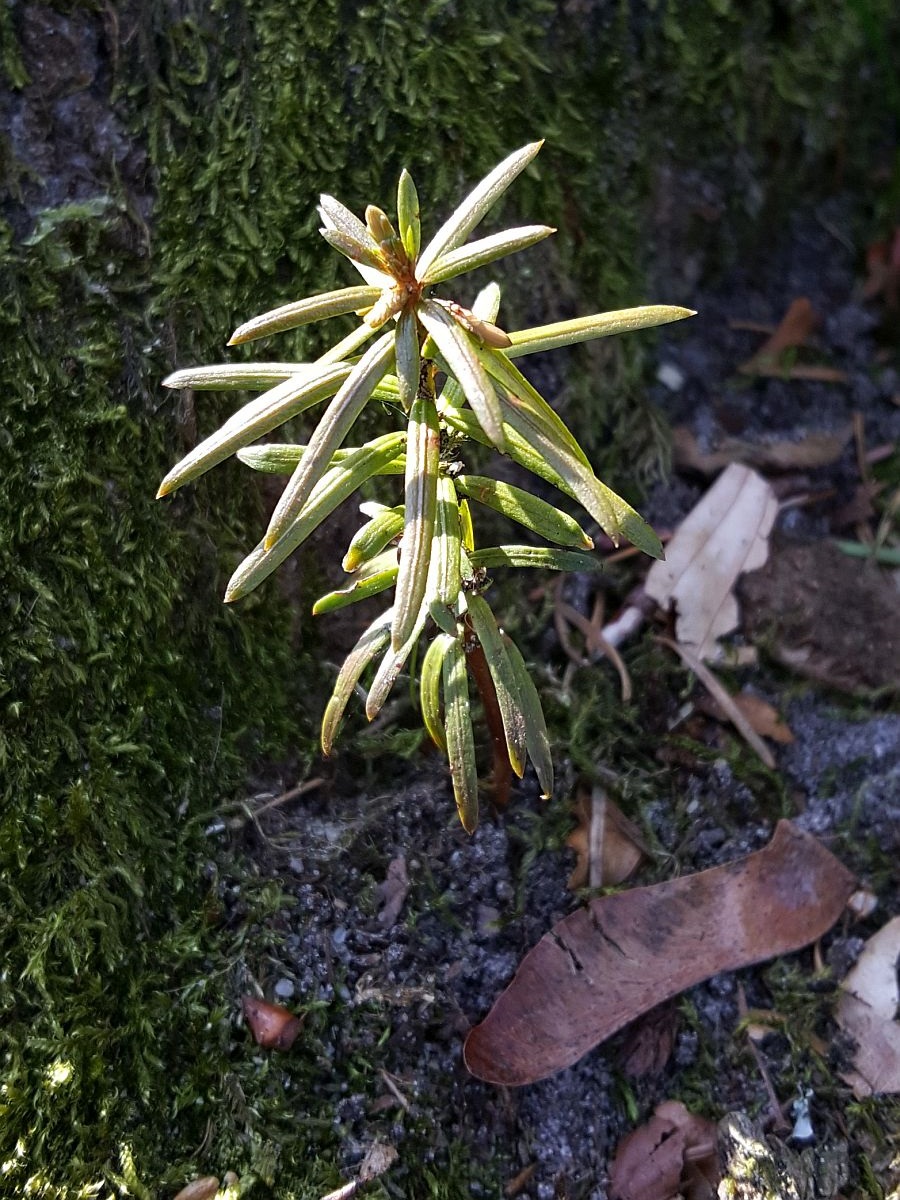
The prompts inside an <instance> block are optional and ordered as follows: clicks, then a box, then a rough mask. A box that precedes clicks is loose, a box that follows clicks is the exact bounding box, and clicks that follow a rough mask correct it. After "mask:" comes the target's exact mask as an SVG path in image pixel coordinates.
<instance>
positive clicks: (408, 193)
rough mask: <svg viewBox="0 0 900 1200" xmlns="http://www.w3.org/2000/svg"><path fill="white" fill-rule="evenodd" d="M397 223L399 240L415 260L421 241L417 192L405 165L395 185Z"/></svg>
mask: <svg viewBox="0 0 900 1200" xmlns="http://www.w3.org/2000/svg"><path fill="white" fill-rule="evenodd" d="M397 224H398V225H399V226H400V240H401V241H402V242H403V245H404V247H405V248H406V253H407V254H408V255H409V257H410V259H411V260H412V261H413V262H415V260H416V258H417V256H418V253H419V243H420V241H421V226H420V223H419V194H418V192H417V191H416V185H415V184H414V183H413V179H412V175H410V173H409V171H407V169H406V168H405V167H404V168H403V170H402V171H401V172H400V182H399V183H398V185H397Z"/></svg>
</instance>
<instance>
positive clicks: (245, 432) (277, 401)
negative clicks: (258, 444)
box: [156, 365, 351, 499]
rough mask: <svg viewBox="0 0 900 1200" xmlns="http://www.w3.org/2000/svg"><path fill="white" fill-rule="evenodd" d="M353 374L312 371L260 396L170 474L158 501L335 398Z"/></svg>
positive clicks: (339, 368)
mask: <svg viewBox="0 0 900 1200" xmlns="http://www.w3.org/2000/svg"><path fill="white" fill-rule="evenodd" d="M350 372H351V368H350V367H348V366H345V365H340V366H330V365H327V366H322V367H317V368H316V367H311V368H309V371H308V373H305V374H304V375H301V376H299V377H297V376H291V378H290V379H286V380H285V381H284V382H283V383H280V384H278V385H277V386H276V387H274V388H272V389H271V390H270V391H268V392H264V393H263V394H262V395H261V396H257V397H256V399H255V400H251V401H250V403H249V404H245V405H244V407H243V408H242V409H240V410H239V411H238V412H236V413H235V414H234V416H233V417H230V418H229V419H228V420H227V421H226V422H225V424H224V425H223V426H222V427H221V429H218V430H217V431H216V432H215V433H214V434H212V435H211V436H210V437H208V438H206V440H205V441H203V442H201V443H200V445H199V446H196V447H195V448H194V449H193V450H192V451H191V452H190V454H188V455H187V456H186V457H185V458H183V459H182V460H181V462H180V463H178V464H177V465H176V466H174V467H173V468H172V470H171V471H169V473H168V475H166V477H165V479H163V481H162V483H161V484H160V485H159V491H158V492H157V493H156V495H157V499H159V497H161V496H167V495H168V494H169V493H170V492H174V491H175V489H176V488H180V487H182V485H183V484H185V483H189V482H190V481H191V480H192V479H196V478H197V477H198V476H200V475H202V474H204V472H206V471H208V470H209V469H210V468H211V467H214V466H216V465H217V464H218V463H220V462H223V461H224V460H225V459H226V458H230V457H231V455H232V454H234V452H235V450H238V449H240V448H241V447H242V446H246V445H247V444H248V443H249V442H252V441H255V440H256V438H258V437H262V435H263V434H266V433H270V432H271V431H272V430H273V429H277V428H278V426H279V425H283V424H284V422H285V421H288V420H290V418H291V417H294V416H296V415H297V413H301V412H304V411H305V410H306V409H307V408H311V407H312V405H314V404H318V403H319V401H321V400H325V399H327V397H328V396H333V395H334V393H335V392H336V391H338V389H339V388H340V386H341V384H342V383H343V382H344V381H345V380H346V379H347V377H348V376H349V375H350Z"/></svg>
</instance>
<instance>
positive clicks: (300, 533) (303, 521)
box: [225, 430, 406, 604]
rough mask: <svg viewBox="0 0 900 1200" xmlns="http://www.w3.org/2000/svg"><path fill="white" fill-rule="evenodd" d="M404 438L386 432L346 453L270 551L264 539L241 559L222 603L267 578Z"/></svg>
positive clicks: (391, 456) (394, 452) (386, 460)
mask: <svg viewBox="0 0 900 1200" xmlns="http://www.w3.org/2000/svg"><path fill="white" fill-rule="evenodd" d="M405 440H406V435H405V434H404V433H402V432H401V431H399V430H398V431H396V432H394V433H386V434H384V436H383V437H379V438H375V439H374V440H373V441H371V442H369V443H368V444H367V445H365V446H360V447H359V449H357V450H354V451H353V452H352V453H349V454H347V456H346V458H344V459H343V461H342V462H341V463H340V464H338V465H337V466H334V467H332V468H331V469H330V470H329V471H328V472H327V473H326V474H325V475H324V476H323V477H322V478H321V479H320V480H319V482H318V483H317V484H316V486H315V488H314V489H313V492H312V494H311V496H310V497H309V500H308V502H307V503H306V505H305V506H304V508H303V511H302V512H301V513H300V515H299V516H298V517H297V519H296V520H295V521H294V522H293V523H292V524H291V525H290V526H289V527H288V528H287V529H286V530H285V533H284V536H283V537H281V538H279V540H278V541H277V542H276V543H275V545H274V546H273V547H272V548H271V550H267V549H266V546H265V542H260V543H259V545H258V546H257V547H256V549H255V550H254V551H252V553H250V554H249V555H248V556H247V557H246V558H245V559H244V561H243V562H242V563H241V565H240V566H239V567H238V569H237V570H236V571H235V573H234V574H233V575H232V577H231V580H230V582H229V584H228V589H227V591H226V592H225V602H226V603H229V604H230V603H231V602H232V601H234V600H239V599H240V598H241V597H242V596H246V595H247V594H248V592H252V591H253V589H254V588H255V587H258V586H259V584H261V583H262V581H263V580H264V579H267V578H268V576H269V575H271V574H272V572H273V571H274V570H276V568H278V567H280V566H281V564H282V563H283V562H284V560H285V559H286V558H287V557H288V555H289V554H291V553H292V552H293V551H294V550H296V549H297V547H298V546H299V545H300V544H301V543H302V542H304V541H305V540H306V538H308V537H309V535H310V534H311V533H312V532H313V531H314V530H315V529H317V528H318V527H319V525H320V524H321V523H322V521H324V520H325V518H326V517H327V516H328V515H329V514H330V513H332V512H334V510H335V509H336V508H337V506H338V505H339V504H341V503H343V501H344V500H346V499H347V498H348V497H349V496H352V494H353V493H354V492H355V491H356V489H357V488H358V487H359V486H360V484H362V483H364V482H365V481H366V480H367V479H369V478H371V476H373V475H377V474H378V472H379V471H381V470H382V469H383V468H384V466H385V465H386V464H387V463H389V462H391V461H392V460H393V459H394V458H395V457H396V456H397V454H398V452H399V450H400V449H401V447H402V446H403V443H404V442H405Z"/></svg>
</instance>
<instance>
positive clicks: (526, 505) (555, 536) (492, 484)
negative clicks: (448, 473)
mask: <svg viewBox="0 0 900 1200" xmlns="http://www.w3.org/2000/svg"><path fill="white" fill-rule="evenodd" d="M454 482H455V485H456V488H457V490H458V491H460V492H462V493H463V494H464V495H466V496H469V497H471V499H473V500H477V501H478V502H479V503H480V504H486V505H487V506H488V507H489V508H493V509H494V510H495V511H496V512H499V513H502V514H503V516H504V517H508V518H509V519H510V520H511V521H517V522H518V523H519V524H520V525H524V526H525V528H526V529H530V530H531V532H532V533H536V534H537V535H538V536H539V537H543V538H546V539H547V540H548V541H550V542H557V543H558V544H559V545H560V546H580V547H581V548H582V549H585V550H593V548H594V543H593V542H592V541H591V539H590V538H589V537H588V535H587V534H586V533H585V532H584V530H583V529H582V528H581V526H580V525H579V524H578V522H577V521H576V520H574V518H572V517H570V516H569V515H568V513H564V512H561V511H560V509H558V508H554V506H553V505H552V504H548V503H547V502H546V500H541V499H540V498H539V497H538V496H533V495H532V494H531V492H526V491H523V489H522V488H518V487H515V486H514V485H513V484H511V483H503V482H501V481H500V480H498V479H488V478H485V477H484V476H482V475H458V476H457V477H456V480H455V481H454Z"/></svg>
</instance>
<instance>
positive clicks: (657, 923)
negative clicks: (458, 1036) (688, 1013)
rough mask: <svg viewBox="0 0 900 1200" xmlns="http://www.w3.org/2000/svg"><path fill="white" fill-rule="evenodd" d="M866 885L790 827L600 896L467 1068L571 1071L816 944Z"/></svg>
mask: <svg viewBox="0 0 900 1200" xmlns="http://www.w3.org/2000/svg"><path fill="white" fill-rule="evenodd" d="M854 887H855V883H854V879H853V876H852V875H851V873H850V872H849V871H848V870H847V869H846V868H845V867H844V866H843V865H842V864H841V863H840V862H839V861H838V860H837V859H836V858H835V857H834V856H833V855H832V854H831V853H830V852H829V851H828V850H826V849H825V847H824V846H822V844H821V843H820V842H818V841H817V840H816V839H815V838H814V837H812V836H811V835H810V834H806V833H804V832H802V831H801V830H800V829H798V828H797V827H796V826H794V825H792V824H791V823H790V822H788V821H780V822H779V823H778V826H777V828H776V831H775V834H774V836H773V838H772V840H771V842H770V843H769V845H768V846H767V847H765V848H764V849H763V850H759V851H757V852H755V853H754V854H750V855H748V856H747V857H746V858H743V859H739V860H737V861H736V862H732V863H729V864H726V865H725V866H722V867H713V868H711V869H709V870H707V871H701V872H699V873H697V874H694V875H686V876H682V877H681V878H679V879H674V880H671V881H669V882H666V883H659V884H654V885H652V886H650V887H644V888H634V889H632V890H630V891H626V892H620V893H618V894H616V895H612V896H604V897H602V898H600V899H596V900H592V901H591V902H590V904H589V905H588V906H587V907H585V908H581V909H579V910H578V911H576V912H574V913H572V914H571V915H570V916H568V917H565V918H564V919H563V920H562V921H559V922H557V924H556V925H554V926H553V928H552V930H551V931H550V932H549V933H547V934H545V935H544V936H543V937H542V938H541V940H540V941H539V942H538V944H537V945H536V946H535V947H534V948H533V949H532V950H530V951H529V953H528V954H527V955H526V956H525V958H524V960H523V961H522V963H521V964H520V966H519V969H518V971H517V972H516V975H515V978H514V979H513V981H512V983H511V984H510V985H509V987H508V988H507V989H506V991H505V992H503V994H502V995H501V996H500V997H499V999H498V1000H497V1001H496V1003H495V1004H494V1006H493V1008H492V1009H491V1011H490V1013H489V1014H488V1016H487V1017H486V1018H485V1019H484V1020H483V1021H482V1022H481V1024H480V1025H476V1026H475V1028H474V1029H472V1031H471V1032H470V1033H469V1036H468V1038H467V1039H466V1044H465V1050H464V1054H465V1061H466V1065H467V1067H468V1068H469V1070H470V1071H471V1072H472V1074H473V1075H476V1076H477V1077H478V1078H479V1079H484V1080H486V1081H487V1082H490V1083H496V1084H505V1085H508V1086H521V1085H522V1084H526V1083H532V1082H534V1081H535V1080H538V1079H543V1078H545V1077H546V1076H548V1075H551V1074H553V1073H554V1072H557V1071H561V1070H563V1069H564V1068H565V1067H568V1066H571V1065H572V1064H573V1063H575V1062H577V1061H578V1059H579V1058H581V1057H582V1056H583V1055H584V1054H586V1053H587V1052H588V1051H589V1050H591V1049H593V1047H594V1046H596V1045H598V1044H599V1043H600V1042H602V1041H604V1040H605V1039H606V1038H608V1037H610V1036H611V1035H612V1034H613V1033H616V1032H617V1031H618V1030H619V1029H622V1028H623V1027H624V1026H625V1025H627V1024H628V1022H629V1021H632V1020H633V1019H634V1018H635V1017H637V1016H639V1015H640V1014H641V1013H642V1012H646V1011H647V1010H648V1009H650V1008H653V1007H655V1006H656V1005H657V1004H659V1003H661V1002H662V1001H663V1000H666V999H668V998H670V997H672V996H675V995H677V994H678V993H679V992H682V991H684V990H685V989H686V988H689V987H692V986H693V985H695V984H697V983H699V982H701V981H702V980H704V979H708V978H710V977H711V976H713V975H717V974H719V973H720V972H723V971H734V970H737V969H739V968H740V967H745V966H748V965H750V964H752V963H757V962H762V961H764V960H765V959H769V958H774V957H777V956H778V955H781V954H788V953H790V952H792V951H794V950H798V949H800V948H801V947H802V946H805V945H808V944H809V943H810V942H813V941H815V940H816V939H817V938H818V937H820V936H821V935H822V934H823V933H825V932H826V931H827V930H828V929H829V928H830V927H831V925H832V924H833V923H834V922H835V921H836V920H837V918H838V917H839V916H840V914H841V912H842V910H843V908H844V906H845V904H846V902H847V899H848V897H849V896H850V895H851V893H852V892H853V890H854Z"/></svg>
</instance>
